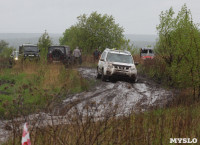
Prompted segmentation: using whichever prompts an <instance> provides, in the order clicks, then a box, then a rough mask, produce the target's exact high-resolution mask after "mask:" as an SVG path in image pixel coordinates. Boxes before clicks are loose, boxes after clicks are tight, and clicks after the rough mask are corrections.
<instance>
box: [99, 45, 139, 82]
mask: <svg viewBox="0 0 200 145" xmlns="http://www.w3.org/2000/svg"><path fill="white" fill-rule="evenodd" d="M135 65H137V63H134V61H133V57H132V55H131V53H130V52H129V51H123V50H113V49H108V48H106V49H105V50H104V51H103V53H102V55H101V58H100V60H99V63H98V66H97V78H100V77H101V79H102V81H106V80H107V79H110V78H114V77H117V78H118V77H125V78H128V79H129V80H130V81H131V82H135V81H136V78H137V69H136V67H135Z"/></svg>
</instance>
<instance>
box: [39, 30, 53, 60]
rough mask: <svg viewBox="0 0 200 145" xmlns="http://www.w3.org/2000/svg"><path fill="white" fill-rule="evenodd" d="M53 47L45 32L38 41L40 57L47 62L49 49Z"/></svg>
mask: <svg viewBox="0 0 200 145" xmlns="http://www.w3.org/2000/svg"><path fill="white" fill-rule="evenodd" d="M51 45H52V40H51V38H50V36H49V34H48V33H47V31H46V30H45V32H44V33H43V34H42V36H41V37H40V38H39V40H38V48H39V49H40V56H41V58H42V59H45V60H46V56H47V52H48V47H49V46H51Z"/></svg>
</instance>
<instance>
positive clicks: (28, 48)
mask: <svg viewBox="0 0 200 145" xmlns="http://www.w3.org/2000/svg"><path fill="white" fill-rule="evenodd" d="M24 51H26V52H38V47H37V46H24Z"/></svg>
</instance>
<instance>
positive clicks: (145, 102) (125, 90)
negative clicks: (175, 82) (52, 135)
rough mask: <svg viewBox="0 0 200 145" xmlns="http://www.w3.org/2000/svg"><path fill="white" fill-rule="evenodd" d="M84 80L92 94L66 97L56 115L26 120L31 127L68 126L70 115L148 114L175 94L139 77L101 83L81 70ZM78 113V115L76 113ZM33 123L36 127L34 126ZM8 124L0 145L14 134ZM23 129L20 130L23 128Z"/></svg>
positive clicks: (1, 127)
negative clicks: (128, 80)
mask: <svg viewBox="0 0 200 145" xmlns="http://www.w3.org/2000/svg"><path fill="white" fill-rule="evenodd" d="M78 71H79V72H80V74H81V75H82V77H84V78H86V79H90V80H91V81H93V82H94V86H92V87H91V89H90V90H88V91H85V92H82V93H78V94H74V95H70V96H67V97H66V99H65V100H64V101H63V103H62V104H59V108H56V109H55V111H53V112H55V113H43V112H41V113H39V114H32V115H29V116H27V117H26V121H27V120H28V122H29V124H30V125H32V126H33V124H35V126H37V127H45V126H48V125H50V126H51V125H52V124H54V125H58V124H68V123H69V119H70V117H69V116H71V114H74V113H78V114H82V116H84V115H92V116H93V117H95V118H96V119H97V120H98V119H101V118H104V117H105V116H106V115H110V116H112V115H113V112H114V113H115V116H121V115H126V114H129V113H131V112H132V111H134V112H138V111H145V110H148V109H149V108H151V107H155V106H159V107H162V106H164V105H165V104H167V102H168V101H170V100H171V99H172V98H173V93H172V92H171V91H169V90H165V89H163V88H161V87H160V86H159V85H158V84H156V83H154V82H152V81H150V80H147V79H145V78H143V77H138V80H137V82H136V83H133V84H131V83H129V82H126V81H117V82H116V83H113V82H109V81H108V82H102V81H101V80H97V79H96V69H94V68H79V69H78ZM74 111H75V112H74ZM15 121H16V122H18V124H21V126H22V125H23V123H24V122H25V120H24V119H23V118H16V120H15ZM33 122H34V123H33ZM5 124H7V125H8V126H12V122H11V121H8V120H7V121H0V144H2V143H3V142H5V141H6V140H7V139H8V137H9V136H12V134H11V130H7V129H6V127H5ZM20 128H21V127H20Z"/></svg>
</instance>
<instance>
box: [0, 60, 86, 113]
mask: <svg viewBox="0 0 200 145" xmlns="http://www.w3.org/2000/svg"><path fill="white" fill-rule="evenodd" d="M88 86H89V82H88V81H87V80H85V79H83V78H82V77H81V76H80V74H79V72H78V71H77V70H76V69H68V70H66V69H65V67H64V66H63V65H62V64H38V63H35V62H26V63H24V64H21V63H19V64H16V65H15V66H14V67H13V68H11V69H9V68H4V69H1V70H0V116H4V113H5V110H7V108H4V107H3V106H5V103H6V104H7V105H8V104H9V105H11V106H12V105H14V103H13V102H16V100H17V102H18V103H23V104H24V105H27V106H32V107H33V106H34V108H40V107H42V106H43V107H44V106H45V105H46V104H47V102H48V101H50V100H51V99H52V98H53V97H55V96H57V94H59V95H60V96H65V95H66V94H69V93H78V92H81V91H84V90H87V89H88ZM19 100H20V101H19ZM36 106H38V107H36Z"/></svg>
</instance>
